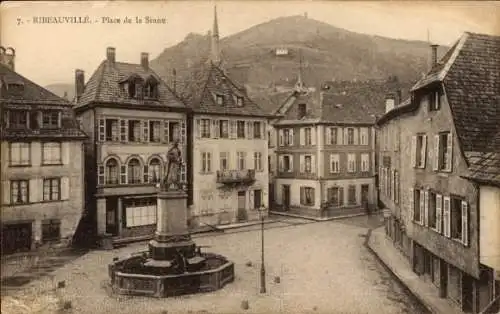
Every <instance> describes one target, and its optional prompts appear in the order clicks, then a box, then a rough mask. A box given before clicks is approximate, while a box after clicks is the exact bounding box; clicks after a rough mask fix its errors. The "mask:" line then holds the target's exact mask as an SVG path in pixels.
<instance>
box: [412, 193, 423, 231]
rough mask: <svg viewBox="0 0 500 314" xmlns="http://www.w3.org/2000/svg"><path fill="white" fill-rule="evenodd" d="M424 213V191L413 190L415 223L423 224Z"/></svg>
mask: <svg viewBox="0 0 500 314" xmlns="http://www.w3.org/2000/svg"><path fill="white" fill-rule="evenodd" d="M423 213H424V191H422V190H418V189H415V190H413V221H416V222H419V223H423V221H422V218H423Z"/></svg>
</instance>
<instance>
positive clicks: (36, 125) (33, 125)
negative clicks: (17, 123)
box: [29, 111, 83, 130]
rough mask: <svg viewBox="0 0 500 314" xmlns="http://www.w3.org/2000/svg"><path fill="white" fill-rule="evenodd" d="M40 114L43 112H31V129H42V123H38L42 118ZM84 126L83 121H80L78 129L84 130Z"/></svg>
mask: <svg viewBox="0 0 500 314" xmlns="http://www.w3.org/2000/svg"><path fill="white" fill-rule="evenodd" d="M40 114H41V112H38V111H34V112H30V113H29V117H30V119H29V125H30V126H29V127H30V129H33V130H35V129H39V128H40V123H39V121H38V117H39V116H40ZM77 121H78V120H77ZM82 126H83V124H82V121H81V120H79V121H78V127H79V128H82Z"/></svg>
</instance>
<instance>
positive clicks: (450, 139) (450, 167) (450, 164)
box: [446, 132, 453, 172]
mask: <svg viewBox="0 0 500 314" xmlns="http://www.w3.org/2000/svg"><path fill="white" fill-rule="evenodd" d="M447 145H448V150H447V152H448V153H447V154H446V159H447V162H446V171H450V172H451V171H453V136H452V133H451V132H450V133H448V139H447Z"/></svg>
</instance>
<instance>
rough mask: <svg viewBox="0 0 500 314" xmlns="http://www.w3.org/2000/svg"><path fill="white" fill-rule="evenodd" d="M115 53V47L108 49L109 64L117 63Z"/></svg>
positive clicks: (107, 58)
mask: <svg viewBox="0 0 500 314" xmlns="http://www.w3.org/2000/svg"><path fill="white" fill-rule="evenodd" d="M115 51H116V50H115V48H113V47H108V48H107V49H106V60H108V61H109V63H115Z"/></svg>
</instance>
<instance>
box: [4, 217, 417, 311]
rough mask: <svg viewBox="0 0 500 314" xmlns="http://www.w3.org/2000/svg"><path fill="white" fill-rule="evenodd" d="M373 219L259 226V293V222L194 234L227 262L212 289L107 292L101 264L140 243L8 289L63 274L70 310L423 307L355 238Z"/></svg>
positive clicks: (39, 287)
mask: <svg viewBox="0 0 500 314" xmlns="http://www.w3.org/2000/svg"><path fill="white" fill-rule="evenodd" d="M378 223H379V217H377V216H373V217H356V218H350V219H344V220H338V221H330V222H321V223H309V222H308V221H306V220H300V219H290V220H288V219H285V220H283V221H281V222H275V223H272V224H269V225H267V227H266V229H267V230H266V232H265V249H266V250H265V254H266V255H265V256H266V264H265V265H266V271H267V289H268V293H267V294H265V295H261V294H259V270H260V254H261V252H260V232H259V228H258V227H259V226H252V227H246V228H243V229H232V230H228V231H227V233H226V234H221V235H217V236H212V235H202V236H199V237H196V239H195V240H196V243H197V244H199V245H202V246H209V248H206V250H208V251H214V252H217V253H220V254H223V255H225V256H227V257H228V258H229V259H230V260H232V261H234V262H235V266H236V279H235V282H233V283H231V284H229V285H227V286H226V287H225V288H224V289H222V290H220V291H217V292H214V293H208V294H202V295H189V296H183V297H178V298H172V299H152V298H143V297H124V296H114V295H112V294H111V293H110V291H109V289H108V288H107V282H108V272H107V264H108V263H109V262H110V261H111V260H112V258H113V257H114V256H119V255H127V254H129V253H132V252H135V251H137V250H144V249H145V244H144V243H137V244H133V245H129V246H127V247H124V248H121V249H118V250H114V251H93V252H90V253H88V254H86V255H84V256H82V257H80V258H77V259H75V260H74V261H72V262H70V263H69V264H67V265H65V266H63V267H61V268H59V269H57V270H55V271H54V272H53V273H51V276H46V277H43V278H40V279H37V280H35V281H33V282H32V283H30V284H28V285H25V286H22V287H20V288H18V289H16V291H13V290H11V291H9V292H8V293H10V294H12V293H15V294H13V295H16V297H18V296H19V295H24V296H32V297H34V296H37V297H38V298H39V299H42V298H41V297H42V296H43V295H44V294H48V293H51V292H49V291H50V290H51V289H52V288H53V287H54V286H55V285H56V283H57V282H58V281H61V280H65V281H66V287H65V288H62V289H59V290H58V292H57V293H58V295H59V296H60V298H62V299H63V300H64V301H71V304H72V308H73V310H74V312H75V313H111V312H116V311H119V312H121V313H139V312H140V313H161V312H162V311H168V313H186V312H194V313H196V312H203V311H206V312H211V313H241V312H244V310H243V309H241V302H242V301H244V300H248V302H249V309H248V310H247V312H251V313H269V312H273V313H276V312H281V313H294V312H295V313H304V312H310V311H311V312H312V311H315V312H318V313H381V312H382V311H383V312H384V313H425V310H423V309H422V308H421V307H420V305H419V304H417V303H416V302H415V301H414V299H413V298H412V297H411V296H409V295H408V294H407V292H405V290H404V289H403V288H402V287H401V286H400V285H399V284H398V283H397V282H396V281H395V280H394V279H393V278H392V277H391V275H390V274H388V273H387V271H386V270H385V268H384V267H383V266H382V265H380V264H379V262H378V261H377V259H376V258H375V257H374V256H372V255H371V254H370V253H369V251H368V249H367V248H366V247H365V246H364V245H363V243H364V240H365V235H366V233H367V230H368V227H373V226H375V225H377V224H378ZM247 262H251V263H252V266H250V267H249V266H247V265H246V264H247ZM275 276H279V277H280V279H281V280H280V283H275V282H274V280H273V279H274V277H275Z"/></svg>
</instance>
